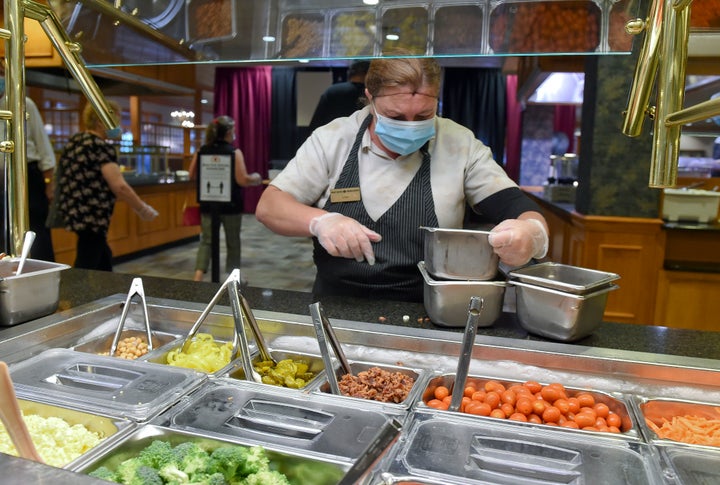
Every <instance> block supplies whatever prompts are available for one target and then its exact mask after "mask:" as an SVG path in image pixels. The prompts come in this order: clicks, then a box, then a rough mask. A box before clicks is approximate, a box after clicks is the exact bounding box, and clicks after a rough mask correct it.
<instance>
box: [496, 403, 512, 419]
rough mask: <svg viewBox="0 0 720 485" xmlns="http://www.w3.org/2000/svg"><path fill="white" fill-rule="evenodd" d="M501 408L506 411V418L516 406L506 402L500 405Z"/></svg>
mask: <svg viewBox="0 0 720 485" xmlns="http://www.w3.org/2000/svg"><path fill="white" fill-rule="evenodd" d="M500 410H501V411H502V412H504V413H505V417H506V418H509V417H510V415H511V414H513V413H514V412H515V406H513V405H512V404H510V403H509V402H504V403H502V404H501V405H500Z"/></svg>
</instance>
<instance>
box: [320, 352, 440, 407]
mask: <svg viewBox="0 0 720 485" xmlns="http://www.w3.org/2000/svg"><path fill="white" fill-rule="evenodd" d="M349 364H350V369H351V370H352V373H353V375H357V374H358V373H359V372H364V371H367V370H368V369H370V368H372V367H379V368H380V369H382V370H384V371H388V372H392V373H395V372H397V373H400V374H402V375H404V376H408V377H411V378H412V379H413V380H414V383H413V386H412V388H411V389H410V392H408V395H407V397H406V398H405V399H403V400H402V401H401V402H398V403H395V402H383V401H376V400H373V399H364V398H362V397H353V396H346V395H344V394H343V395H335V394H332V391H331V390H330V384H329V383H328V381H327V376H325V377H324V379H322V378H321V379H319V380H318V381H317V385H316V386H314V387H313V388H312V389H311V391H312V392H314V393H318V394H326V395H328V396H332V397H333V398H335V399H340V400H344V401H347V402H348V403H355V404H354V405H356V406H357V405H359V406H374V407H381V408H387V409H397V410H401V409H402V410H407V409H409V408H410V407H411V406H412V405H413V404H414V403H415V401H416V400H417V399H418V397H419V396H420V393H421V392H422V389H423V386H424V385H425V379H426V376H427V374H428V372H427V371H426V370H424V369H418V368H412V367H406V366H400V365H388V364H377V363H373V362H360V361H352V360H351V361H349ZM334 372H335V376H336V377H337V380H338V382H340V379H342V376H343V375H344V372H343V370H342V369H341V368H339V367H336V368H335V369H334ZM348 405H353V404H348Z"/></svg>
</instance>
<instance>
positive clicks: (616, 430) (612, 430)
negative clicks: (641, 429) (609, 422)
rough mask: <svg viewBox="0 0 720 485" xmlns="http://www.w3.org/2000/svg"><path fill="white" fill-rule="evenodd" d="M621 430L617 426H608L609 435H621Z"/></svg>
mask: <svg viewBox="0 0 720 485" xmlns="http://www.w3.org/2000/svg"><path fill="white" fill-rule="evenodd" d="M619 432H620V428H618V427H617V426H608V433H619Z"/></svg>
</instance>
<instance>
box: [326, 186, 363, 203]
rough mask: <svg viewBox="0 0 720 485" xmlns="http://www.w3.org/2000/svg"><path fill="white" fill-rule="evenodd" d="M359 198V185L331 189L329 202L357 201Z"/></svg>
mask: <svg viewBox="0 0 720 485" xmlns="http://www.w3.org/2000/svg"><path fill="white" fill-rule="evenodd" d="M359 200H360V187H348V188H346V189H332V190H331V191H330V202H332V203H333V204H334V203H336V202H357V201H359Z"/></svg>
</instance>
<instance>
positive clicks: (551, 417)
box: [542, 406, 560, 423]
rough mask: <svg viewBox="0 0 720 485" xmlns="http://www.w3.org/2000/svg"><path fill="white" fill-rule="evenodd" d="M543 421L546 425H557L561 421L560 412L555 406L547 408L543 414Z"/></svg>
mask: <svg viewBox="0 0 720 485" xmlns="http://www.w3.org/2000/svg"><path fill="white" fill-rule="evenodd" d="M542 419H543V422H545V423H557V422H558V420H559V419H560V410H559V409H558V408H556V407H555V406H550V407H548V408H545V411H543V413H542Z"/></svg>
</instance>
